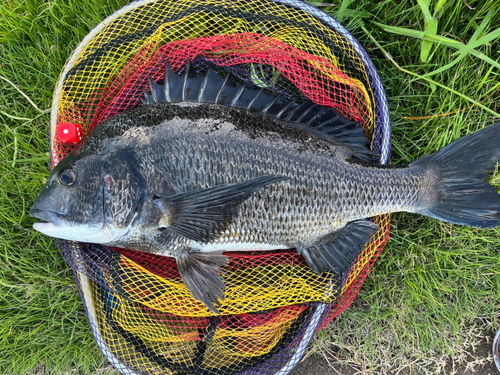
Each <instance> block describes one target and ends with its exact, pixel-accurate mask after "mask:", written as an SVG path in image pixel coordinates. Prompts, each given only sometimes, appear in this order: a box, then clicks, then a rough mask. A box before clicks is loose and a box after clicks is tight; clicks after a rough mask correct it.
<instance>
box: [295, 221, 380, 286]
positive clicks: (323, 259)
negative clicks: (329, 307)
mask: <svg viewBox="0 0 500 375" xmlns="http://www.w3.org/2000/svg"><path fill="white" fill-rule="evenodd" d="M379 229H380V228H379V226H378V225H377V224H375V223H372V222H371V221H353V222H351V223H348V224H347V225H346V226H345V227H343V228H342V229H339V230H337V231H335V232H333V233H331V234H329V235H327V236H325V237H323V238H322V239H321V240H320V241H319V242H318V243H317V244H315V245H314V246H309V247H304V248H298V249H297V251H298V252H299V254H301V255H302V256H303V257H304V258H305V260H306V262H307V264H308V265H309V266H310V267H311V268H312V269H313V271H314V272H315V273H317V274H318V275H319V274H321V273H323V272H328V271H330V272H333V273H334V274H336V275H338V276H340V277H341V276H342V275H343V274H344V272H345V271H347V270H348V269H349V267H350V266H351V265H352V263H353V262H354V261H355V260H356V258H357V257H358V255H359V254H360V253H361V251H362V250H363V248H364V246H365V244H366V243H367V242H368V241H369V240H370V238H371V237H372V236H373V235H374V234H375V233H377V231H378V230H379Z"/></svg>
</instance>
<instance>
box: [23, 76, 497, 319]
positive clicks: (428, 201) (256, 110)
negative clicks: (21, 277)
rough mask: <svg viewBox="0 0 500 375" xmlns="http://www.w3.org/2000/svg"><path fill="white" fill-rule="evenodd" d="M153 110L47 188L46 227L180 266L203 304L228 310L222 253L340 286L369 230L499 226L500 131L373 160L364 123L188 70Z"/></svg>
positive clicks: (38, 205)
mask: <svg viewBox="0 0 500 375" xmlns="http://www.w3.org/2000/svg"><path fill="white" fill-rule="evenodd" d="M150 86H151V94H147V93H146V94H145V95H146V96H145V100H144V101H143V102H144V105H143V106H141V107H138V108H136V109H134V110H131V111H128V112H124V113H122V114H119V115H117V116H115V117H113V118H110V119H108V120H106V121H104V122H103V123H101V124H100V125H99V126H98V127H97V129H95V130H94V131H93V132H92V133H91V134H90V136H89V137H88V138H87V139H86V140H85V141H84V143H83V144H82V145H81V146H80V148H79V149H78V150H76V151H74V152H73V153H71V154H70V155H68V156H67V157H65V158H64V159H63V160H62V161H61V162H60V163H59V164H58V165H57V167H56V168H54V170H53V171H52V172H51V174H50V177H49V178H48V181H47V184H46V186H45V188H44V190H43V191H42V193H41V194H40V196H39V197H38V199H37V200H36V202H35V203H34V204H33V206H32V207H31V210H30V214H31V215H32V216H34V217H36V218H39V219H41V220H42V222H39V223H36V224H35V225H34V228H35V229H36V230H38V231H40V232H42V233H45V234H47V235H49V236H53V237H58V238H63V239H66V240H74V241H82V242H91V243H99V244H105V245H110V246H117V247H123V248H128V249H135V250H140V251H145V252H149V253H155V254H160V255H165V256H170V257H174V258H175V259H176V260H177V264H178V266H179V271H180V275H181V277H182V279H183V280H184V282H185V284H186V286H187V287H188V288H189V290H190V291H191V293H192V295H193V297H194V298H195V299H197V300H199V301H202V302H203V303H205V305H206V306H207V307H209V308H210V309H211V310H212V311H214V312H217V309H216V306H215V305H216V304H219V303H220V301H219V300H222V301H223V300H224V290H225V287H224V283H223V280H222V278H221V277H220V272H221V271H222V270H221V267H223V266H224V265H226V264H227V257H226V256H225V255H223V254H222V252H223V251H250V250H251V251H254V250H262V251H264V250H276V249H290V248H294V249H297V251H298V252H299V254H301V255H302V256H303V257H304V258H305V260H306V261H307V263H308V264H309V266H311V267H312V269H313V270H314V271H315V272H316V273H318V274H320V273H322V272H327V271H330V272H332V273H333V274H334V275H337V276H338V277H341V276H342V274H343V273H344V272H345V271H346V270H347V269H348V268H349V267H350V266H351V264H352V262H353V261H354V260H355V259H356V258H357V256H358V254H359V253H360V251H361V250H362V249H363V247H364V245H365V243H366V242H368V241H369V240H370V238H371V237H372V235H374V234H375V233H376V232H377V230H378V229H379V228H378V226H377V225H376V224H374V223H373V222H371V221H365V220H363V219H365V218H369V217H372V216H375V215H381V214H385V213H389V212H396V211H408V212H416V213H421V214H424V215H427V216H431V217H435V218H438V219H441V220H444V221H448V222H451V223H456V224H461V225H470V226H480V227H495V226H498V225H500V195H498V194H497V192H496V191H495V189H494V188H493V186H491V185H489V184H488V183H487V182H486V178H487V173H488V171H489V170H491V169H493V167H494V165H495V162H496V161H497V160H498V159H499V158H500V123H498V124H496V125H493V126H490V127H488V128H485V129H483V130H481V131H479V132H477V133H475V134H471V135H468V136H466V137H464V138H462V139H460V140H458V141H456V142H455V143H453V144H451V145H450V146H448V147H445V148H444V149H442V150H441V151H439V152H437V153H435V154H432V155H429V156H427V157H424V158H423V159H421V160H418V161H416V162H414V163H411V164H409V165H407V166H402V167H401V166H399V167H383V166H380V165H377V164H375V163H373V162H372V160H371V159H372V155H371V154H370V152H369V151H368V150H367V148H366V146H367V141H366V138H365V137H364V134H363V131H362V129H361V128H360V127H359V124H357V123H355V122H352V121H349V120H347V119H346V118H344V117H342V116H340V115H338V114H337V113H336V112H335V111H334V110H333V109H329V108H326V107H322V106H319V105H316V104H313V103H312V102H311V101H307V102H305V103H302V104H297V103H295V102H293V101H290V100H288V99H286V98H284V97H282V96H276V95H273V94H271V93H269V92H267V91H266V90H263V89H259V88H257V87H253V86H247V85H243V84H239V83H237V82H236V80H235V79H234V77H233V76H232V75H231V74H227V72H226V76H225V77H223V76H221V75H219V74H218V73H216V72H215V71H214V69H212V68H210V69H209V71H208V73H206V74H205V75H200V74H197V73H196V72H195V71H194V70H193V69H192V68H191V69H190V68H189V66H188V67H187V70H186V73H185V74H184V77H181V76H179V75H177V74H175V73H174V72H173V71H172V70H171V69H170V68H169V67H168V66H167V69H166V75H165V81H164V84H163V85H160V84H158V83H155V82H153V81H152V80H151V79H150Z"/></svg>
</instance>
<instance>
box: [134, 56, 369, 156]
mask: <svg viewBox="0 0 500 375" xmlns="http://www.w3.org/2000/svg"><path fill="white" fill-rule="evenodd" d="M221 69H223V68H222V67H221ZM148 82H149V87H150V91H151V94H148V93H147V92H146V91H145V92H144V99H142V103H143V104H144V105H148V104H156V103H179V102H182V101H185V102H196V103H212V104H219V105H222V106H227V107H232V108H242V109H245V110H247V111H249V112H252V113H257V114H261V115H263V116H267V117H272V118H275V119H278V120H282V121H284V122H286V123H287V124H288V125H290V126H292V127H294V128H297V129H300V130H303V131H305V132H309V133H312V134H314V135H316V136H318V137H320V138H322V139H324V140H326V141H329V142H335V141H337V142H338V141H340V142H342V143H344V144H345V145H347V146H349V147H350V148H351V149H352V150H353V151H354V152H356V153H357V156H358V157H359V158H360V159H362V160H364V161H370V162H371V161H373V154H372V153H371V152H370V151H369V141H368V139H367V138H366V137H365V134H364V130H363V128H362V127H361V126H360V125H359V123H358V122H356V121H351V120H349V119H347V118H346V117H344V116H342V115H340V114H338V113H337V112H336V111H335V110H334V109H333V108H329V107H325V106H321V105H318V104H315V103H313V102H312V101H311V100H307V101H305V102H304V103H302V104H298V103H296V102H294V101H292V100H290V99H287V98H286V97H284V96H283V95H278V94H274V93H271V92H269V91H267V90H265V89H262V88H260V87H257V86H254V85H248V84H241V83H238V82H236V80H235V79H234V76H233V75H232V74H231V73H230V72H229V70H227V75H226V77H222V76H221V75H219V74H218V73H217V72H216V71H215V70H214V69H213V66H212V65H211V66H210V68H209V69H208V72H207V73H206V74H205V75H204V76H201V75H199V74H198V73H197V72H196V71H195V70H194V69H193V67H192V65H191V63H188V64H187V65H186V69H185V73H184V76H183V77H181V76H179V75H178V74H176V73H174V71H173V70H172V69H171V67H170V65H169V63H168V62H167V63H166V67H165V81H164V84H163V86H162V85H159V84H158V83H156V82H154V81H153V80H152V79H151V77H148Z"/></svg>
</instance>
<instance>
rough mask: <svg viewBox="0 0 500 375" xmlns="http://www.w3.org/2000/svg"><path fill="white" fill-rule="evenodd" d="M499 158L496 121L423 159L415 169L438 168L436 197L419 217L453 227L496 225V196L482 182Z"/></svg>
mask: <svg viewBox="0 0 500 375" xmlns="http://www.w3.org/2000/svg"><path fill="white" fill-rule="evenodd" d="M499 159H500V122H499V123H497V124H495V125H492V126H490V127H488V128H485V129H482V130H480V131H478V132H476V133H474V134H469V135H467V136H465V137H463V138H461V139H459V140H457V141H455V142H453V143H452V144H451V145H449V146H447V147H445V148H443V149H442V150H440V151H438V152H436V153H434V154H431V155H429V156H426V157H424V158H422V159H420V160H418V161H416V162H415V163H413V164H414V165H415V166H416V165H420V166H424V165H426V164H427V165H433V166H434V167H436V166H437V167H438V168H439V174H440V178H441V181H440V183H439V186H438V197H437V200H436V202H435V204H433V205H432V206H431V207H428V208H426V209H425V210H423V211H420V213H421V214H424V215H426V216H430V217H433V218H436V219H440V220H443V221H447V222H450V223H454V224H460V225H467V226H474V227H483V228H493V227H496V226H500V194H498V193H497V192H496V190H495V188H494V187H493V186H492V185H490V184H488V183H487V182H486V179H487V177H488V172H489V171H491V170H493V168H494V167H495V164H496V162H497V161H498V160H499Z"/></svg>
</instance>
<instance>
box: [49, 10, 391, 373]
mask: <svg viewBox="0 0 500 375" xmlns="http://www.w3.org/2000/svg"><path fill="white" fill-rule="evenodd" d="M167 61H168V62H169V64H170V66H171V67H172V69H173V70H174V71H176V72H177V73H179V74H181V75H182V74H183V72H184V69H185V67H186V64H187V63H188V62H191V64H192V66H193V67H194V69H195V70H197V71H198V72H201V73H203V71H205V70H206V69H207V67H208V66H209V64H213V65H215V66H216V67H217V66H218V67H225V68H226V69H229V70H230V71H231V72H232V73H233V74H234V75H235V76H236V77H238V79H240V80H241V81H244V82H246V83H248V84H253V85H256V86H259V87H262V88H265V89H267V90H269V91H271V92H275V93H280V94H282V95H285V96H287V97H289V98H291V99H293V100H297V101H301V100H304V99H311V100H312V101H314V102H315V103H317V104H320V105H324V106H328V107H333V108H335V109H336V111H337V112H339V113H341V114H343V115H344V116H346V117H348V118H349V119H350V120H355V121H359V122H360V124H361V125H362V126H363V128H364V129H365V132H366V134H367V135H368V136H369V137H370V138H371V139H372V149H373V151H375V152H376V153H377V154H378V155H380V156H379V160H380V162H381V163H386V164H387V163H388V162H389V155H390V123H389V118H388V108H387V101H386V98H385V94H384V90H383V87H382V85H381V83H380V78H379V76H378V74H377V72H376V71H375V68H374V67H373V64H372V63H371V61H370V59H369V58H368V56H367V55H366V52H365V51H364V50H363V48H362V47H361V46H360V45H359V43H358V42H357V41H356V40H355V39H354V38H353V37H352V35H350V33H349V32H348V31H347V30H345V29H344V28H343V27H342V25H340V24H339V23H338V22H336V21H335V20H334V19H333V18H331V17H329V16H328V15H326V14H325V13H323V12H321V11H319V10H317V9H316V8H314V7H311V6H309V5H308V4H306V3H303V2H301V1H295V0H287V1H285V0H274V1H273V0H246V1H243V0H224V1H221V0H219V1H215V0H202V1H199V0H197V1H188V0H182V1H154V0H149V1H135V2H133V3H131V4H129V5H128V6H126V7H124V8H122V9H120V10H119V11H117V12H115V13H114V14H113V15H111V16H110V17H108V18H107V19H106V20H104V21H103V22H102V23H101V24H99V25H98V26H97V27H96V28H95V29H94V30H92V31H91V33H89V35H87V37H86V38H85V39H84V40H83V41H82V42H81V43H80V44H79V45H78V47H77V48H76V49H75V51H74V52H73V54H72V55H71V57H70V58H69V60H68V61H67V63H66V65H65V66H64V69H63V71H62V73H61V76H60V77H59V80H58V83H57V87H56V91H55V94H54V100H53V107H52V115H51V162H52V167H54V166H55V165H56V164H57V163H58V162H59V161H60V160H61V159H62V158H63V157H64V156H65V155H66V154H67V153H68V152H69V151H70V150H71V149H72V147H73V146H72V145H70V144H67V143H63V142H60V141H59V140H58V139H57V138H56V137H55V134H56V129H57V126H58V125H59V124H60V123H62V122H71V123H76V124H79V125H80V126H81V128H82V131H83V134H84V135H85V134H88V133H89V132H90V131H92V129H94V128H95V127H96V126H99V124H100V123H101V122H102V121H103V120H105V119H107V118H109V117H111V116H113V115H115V114H117V113H120V112H123V111H126V110H128V109H131V108H134V107H136V106H137V105H138V104H139V102H140V97H141V95H142V90H143V89H145V88H146V89H147V87H148V84H147V77H148V75H151V76H152V77H153V78H154V79H155V80H159V79H160V78H161V77H162V75H163V72H164V67H165V63H166V62H167ZM375 222H376V223H377V224H379V226H380V231H379V232H378V233H377V234H376V235H375V236H374V237H373V238H372V241H371V242H370V243H368V244H367V245H366V248H365V250H364V251H363V252H362V253H361V254H360V256H359V257H358V259H357V260H356V262H354V263H353V265H352V267H351V268H350V270H349V272H347V273H346V274H345V275H344V277H343V279H342V282H341V283H340V284H339V283H338V282H335V279H334V278H333V277H332V276H331V275H330V274H329V273H325V274H322V275H316V274H315V273H314V272H313V271H312V270H311V269H310V268H309V267H308V266H307V264H306V263H305V261H304V259H303V258H302V257H301V256H299V255H298V254H297V253H296V251H294V250H289V251H288V250H287V251H284V250H280V251H271V252H255V253H243V254H242V253H239V252H234V253H231V252H229V253H226V254H227V255H228V256H229V259H230V263H229V266H228V267H227V270H226V275H225V276H224V281H225V284H226V285H227V286H228V288H227V291H226V301H225V302H224V303H223V305H222V306H221V308H220V309H219V311H220V312H221V315H220V316H215V315H214V314H213V313H211V312H210V311H209V310H208V309H207V308H206V307H205V306H204V305H203V304H202V303H200V302H198V301H196V300H194V299H193V298H192V297H191V295H190V293H189V291H188V290H187V288H186V287H185V286H184V284H183V282H182V280H181V278H180V276H179V273H178V270H177V266H176V263H175V260H174V259H172V258H167V257H161V256H157V255H152V254H145V253H141V252H138V251H133V250H126V249H116V248H109V247H105V246H99V245H92V244H84V243H74V242H69V241H60V242H59V248H60V250H61V253H62V254H63V256H64V258H65V259H66V261H67V262H68V264H70V265H71V267H72V268H73V271H74V274H75V279H76V281H77V284H78V286H79V288H80V292H81V296H82V300H83V302H84V305H85V309H86V312H87V316H88V318H89V321H90V324H91V327H92V332H93V334H94V336H95V339H96V342H97V344H98V346H99V348H100V349H101V350H102V351H103V353H104V354H105V355H106V357H107V359H108V360H109V361H110V362H111V363H112V364H113V365H114V366H115V367H117V368H118V369H119V370H120V371H121V372H123V373H126V374H286V373H288V372H289V371H290V370H291V369H292V368H293V367H294V366H295V365H296V363H298V361H299V360H300V358H301V357H302V355H303V354H304V351H305V348H306V347H307V344H308V343H309V342H310V340H311V338H312V337H313V335H314V333H315V332H316V331H317V330H318V329H320V328H321V327H323V326H324V325H325V324H326V323H327V322H329V321H331V320H332V319H333V318H335V317H336V316H337V315H338V314H340V313H341V312H342V311H344V310H345V309H346V308H347V307H348V306H349V305H350V304H351V302H352V300H353V299H354V297H355V296H356V294H357V293H358V291H359V289H360V287H361V285H362V284H363V281H364V280H365V278H366V276H367V274H368V272H369V271H370V269H371V267H372V266H373V264H374V262H375V260H376V259H377V257H378V255H379V254H380V251H381V250H382V249H383V247H384V245H385V243H386V242H387V239H388V237H389V217H388V216H380V217H377V218H375ZM339 291H340V293H341V294H340V297H338V298H336V296H337V294H338V293H337V292H339Z"/></svg>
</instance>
